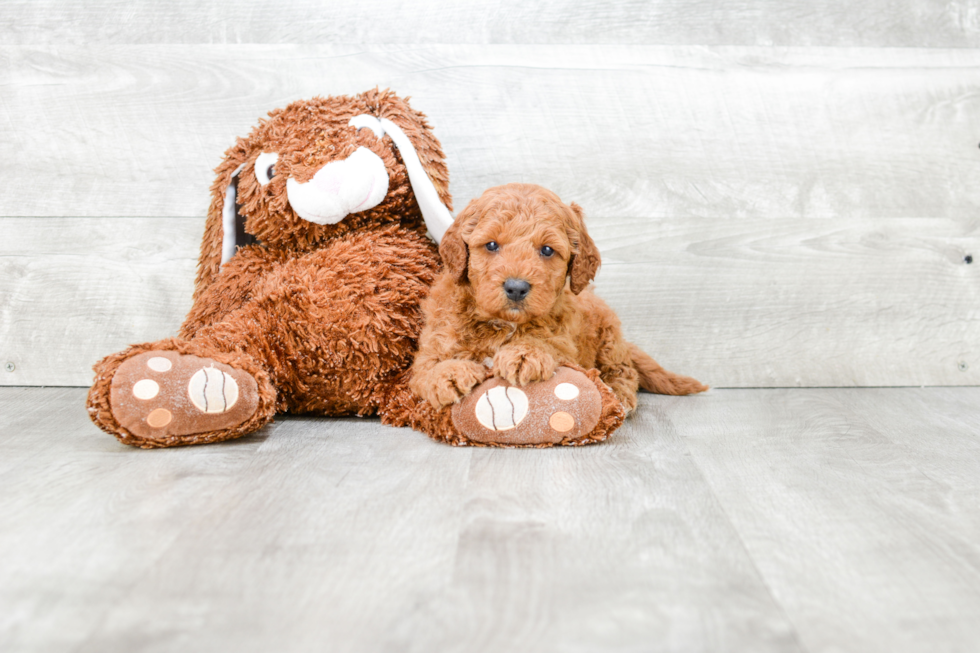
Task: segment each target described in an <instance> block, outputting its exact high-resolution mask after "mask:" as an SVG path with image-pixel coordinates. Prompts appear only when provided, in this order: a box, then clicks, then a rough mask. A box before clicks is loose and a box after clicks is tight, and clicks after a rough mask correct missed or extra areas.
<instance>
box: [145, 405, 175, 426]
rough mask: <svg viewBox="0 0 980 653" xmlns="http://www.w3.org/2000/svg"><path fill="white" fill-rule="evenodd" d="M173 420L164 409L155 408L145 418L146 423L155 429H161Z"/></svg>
mask: <svg viewBox="0 0 980 653" xmlns="http://www.w3.org/2000/svg"><path fill="white" fill-rule="evenodd" d="M173 418H174V416H173V415H171V414H170V411H169V410H167V409H166V408H157V409H156V410H154V411H153V412H151V413H150V414H149V415H147V416H146V423H147V424H149V425H150V426H152V427H153V428H155V429H159V428H163V427H164V426H166V425H167V424H169V423H170V420H172V419H173Z"/></svg>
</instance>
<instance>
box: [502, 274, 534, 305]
mask: <svg viewBox="0 0 980 653" xmlns="http://www.w3.org/2000/svg"><path fill="white" fill-rule="evenodd" d="M529 292H531V284H529V283H528V282H527V281H524V280H523V279H508V280H507V281H505V282H504V293H505V294H506V295H507V299H509V300H511V301H512V302H519V301H522V300H523V299H524V298H525V297H527V294H528V293H529Z"/></svg>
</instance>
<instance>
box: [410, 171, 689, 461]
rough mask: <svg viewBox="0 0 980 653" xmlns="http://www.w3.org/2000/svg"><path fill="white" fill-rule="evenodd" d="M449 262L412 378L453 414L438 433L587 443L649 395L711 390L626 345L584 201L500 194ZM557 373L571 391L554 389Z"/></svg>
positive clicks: (452, 231)
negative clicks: (601, 290) (598, 282)
mask: <svg viewBox="0 0 980 653" xmlns="http://www.w3.org/2000/svg"><path fill="white" fill-rule="evenodd" d="M440 253H441V255H442V259H443V263H444V265H445V269H444V271H443V272H442V274H440V276H439V277H438V278H437V279H436V281H435V284H434V286H433V288H432V292H431V293H430V294H429V296H428V298H427V299H425V300H424V303H423V307H424V310H425V315H426V325H425V328H424V330H423V332H422V336H421V341H420V345H419V353H418V355H417V357H416V359H415V363H414V365H413V367H412V373H413V376H412V380H411V387H412V389H413V390H414V391H415V392H416V393H417V394H418V395H419V396H420V397H421V398H422V399H423V400H425V401H426V402H427V404H428V405H429V406H430V407H431V408H432V410H435V411H436V412H437V414H441V415H442V416H443V417H442V419H443V422H442V425H441V427H440V428H439V429H437V430H436V431H437V432H435V433H432V431H431V430H430V431H429V432H430V434H433V435H435V436H436V437H442V438H444V439H447V440H449V441H451V442H454V443H455V444H463V443H466V442H467V441H472V442H474V443H477V442H478V443H482V444H490V445H507V446H549V445H553V444H573V445H574V444H585V443H588V442H597V441H600V440H603V439H605V438H606V437H607V436H608V435H609V434H610V433H611V432H612V431H613V430H615V428H617V427H618V426H619V425H620V424H621V423H622V420H623V418H624V416H625V415H626V414H627V413H629V412H630V411H632V410H633V409H634V408H635V407H636V401H637V390H638V388H639V387H642V388H644V389H645V390H648V391H650V392H657V393H662V394H672V395H686V394H691V393H696V392H701V391H704V390H706V389H707V387H706V386H704V385H702V384H701V383H700V382H698V381H696V380H694V379H692V378H689V377H686V376H681V375H678V374H674V373H672V372H668V371H667V370H664V369H663V368H662V367H660V365H658V364H657V362H656V361H654V360H653V359H652V358H650V357H649V356H648V355H647V354H645V353H643V352H642V351H641V350H640V349H639V348H638V347H636V346H635V345H633V344H631V343H628V342H627V341H626V340H625V339H624V338H623V336H622V333H621V331H620V324H619V319H618V318H617V317H616V314H615V313H614V312H613V311H612V310H611V309H610V308H609V307H608V306H607V305H606V304H605V303H604V302H603V301H602V300H601V299H599V298H598V297H597V296H596V295H595V294H593V292H592V289H591V287H590V285H589V284H590V282H591V281H592V279H593V277H594V276H595V274H596V272H597V271H598V268H599V263H600V257H599V250H598V248H597V247H596V245H595V243H594V242H593V241H592V239H591V238H590V237H589V234H588V232H587V231H586V228H585V223H584V221H583V215H582V210H581V209H580V208H579V207H578V206H577V205H576V204H574V203H573V204H570V205H566V204H564V203H563V202H562V201H561V200H560V199H559V198H558V196H556V195H555V194H554V193H552V192H550V191H548V190H546V189H544V188H541V187H540V186H534V185H529V184H508V185H505V186H500V187H497V188H492V189H490V190H488V191H486V192H485V193H484V194H483V196H482V197H480V198H478V199H475V200H473V201H472V202H471V203H470V204H469V205H468V206H467V207H466V209H465V210H464V211H463V212H462V213H460V215H459V216H458V217H457V218H456V221H455V222H454V223H453V225H452V226H451V227H450V228H449V230H448V231H447V232H446V234H445V236H444V237H443V240H442V242H441V244H440ZM556 373H558V374H559V375H562V376H561V379H560V381H561V382H560V383H557V384H556V383H554V382H552V383H551V384H550V385H549V383H548V382H549V380H551V379H552V378H554V377H555V376H556ZM494 377H495V378H494ZM488 378H490V379H492V380H490V381H487V379H488ZM498 386H501V387H498ZM552 386H553V387H552ZM593 386H594V389H593ZM584 403H588V404H589V405H584ZM450 412H452V415H451V419H446V414H447V413H450ZM582 421H585V422H586V423H585V424H584V425H582V424H580V422H582ZM450 423H451V426H453V427H455V430H453V429H451V428H450V426H449V424H450ZM416 426H418V427H421V428H422V429H423V430H427V427H429V425H428V424H425V423H419V424H416Z"/></svg>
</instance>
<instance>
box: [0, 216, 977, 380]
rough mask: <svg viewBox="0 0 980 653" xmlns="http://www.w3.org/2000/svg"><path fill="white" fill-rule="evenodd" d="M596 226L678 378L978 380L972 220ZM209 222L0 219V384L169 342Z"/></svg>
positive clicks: (87, 372)
mask: <svg viewBox="0 0 980 653" xmlns="http://www.w3.org/2000/svg"><path fill="white" fill-rule="evenodd" d="M588 222H589V225H590V230H591V232H592V233H593V234H595V236H596V239H597V241H598V244H599V247H600V250H601V251H602V253H603V261H604V263H603V268H602V270H601V271H600V273H599V276H598V279H597V284H596V288H597V292H598V293H599V295H600V296H602V297H603V298H605V299H606V300H607V301H608V303H609V304H610V305H611V306H612V307H613V308H614V309H615V310H616V311H617V313H618V314H619V316H620V318H621V319H622V321H623V329H624V332H625V333H626V335H627V337H628V338H630V339H631V340H633V341H635V342H637V343H638V344H640V345H641V346H642V347H643V348H644V349H646V351H648V352H649V353H650V354H651V355H653V356H655V357H656V358H657V359H658V360H659V361H660V362H661V363H662V364H663V365H665V366H667V367H668V368H669V369H676V370H678V371H683V372H685V373H689V374H692V375H695V376H697V377H698V378H700V379H702V380H703V381H705V382H706V383H709V384H711V385H713V386H718V387H760V386H762V387H769V386H817V385H823V386H861V385H926V384H932V385H936V384H942V385H971V384H973V385H976V384H977V383H978V382H980V376H978V375H980V351H978V349H977V346H978V343H980V308H978V307H980V265H978V264H976V263H974V264H972V265H968V264H966V263H965V256H966V254H967V253H970V252H973V253H974V254H976V253H977V252H980V224H978V222H977V221H976V220H944V219H891V220H843V219H840V220H802V219H787V220H777V221H773V220H763V219H747V220H741V221H734V220H724V221H720V220H710V219H694V220H692V219H685V220H640V219H616V218H592V217H590V218H588ZM202 228H203V220H200V219H177V218H63V219H54V218H47V219H30V218H2V219H0V385H24V384H34V385H88V384H89V383H90V382H91V366H92V364H93V363H94V362H95V361H96V360H98V359H99V358H101V357H102V356H105V355H108V354H110V353H112V352H114V351H118V350H119V349H121V348H123V347H124V346H126V345H128V344H131V343H135V342H146V341H149V340H155V339H157V338H162V337H166V336H169V335H173V334H175V333H176V330H177V328H178V326H179V324H180V322H181V321H182V319H183V316H184V314H185V313H186V312H187V310H188V309H189V308H190V297H191V290H192V283H193V276H194V266H195V263H196V259H195V256H196V251H197V247H198V241H199V239H200V237H201V235H200V234H201V230H202ZM7 362H13V363H14V364H15V366H16V369H15V370H14V371H13V372H4V371H2V366H3V365H4V364H5V363H7ZM961 364H965V365H966V366H967V367H966V369H965V370H961V369H960V367H961Z"/></svg>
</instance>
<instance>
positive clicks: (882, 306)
mask: <svg viewBox="0 0 980 653" xmlns="http://www.w3.org/2000/svg"><path fill="white" fill-rule="evenodd" d="M314 4H315V6H314ZM714 5H717V6H714ZM534 6H535V9H533V10H532V9H530V7H531V5H530V4H528V3H520V4H518V3H512V2H489V1H484V2H481V3H475V4H464V3H446V2H429V3H423V5H422V6H421V7H417V6H413V5H409V4H408V3H405V5H404V6H403V5H402V4H400V3H395V2H390V3H388V2H368V3H360V4H357V6H356V7H355V6H354V4H351V5H350V6H347V5H343V6H341V5H338V6H336V7H334V6H331V5H329V4H321V3H292V4H288V3H287V4H283V5H282V6H279V5H277V6H276V7H275V10H273V9H271V8H269V7H268V6H266V5H259V4H258V3H253V2H239V3H235V4H229V5H220V4H218V3H213V2H211V3H208V2H195V3H168V4H166V5H160V4H151V3H142V4H140V3H136V4H134V3H117V2H99V3H89V4H87V5H85V6H81V5H63V4H61V3H54V2H32V3H26V2H13V3H9V4H7V5H5V10H4V12H3V15H2V16H0V35H2V36H3V38H2V39H0V43H2V45H0V155H2V156H0V176H2V177H0V178H2V179H3V180H4V183H2V184H0V384H5V385H20V384H48V385H86V384H88V383H89V381H90V379H91V373H90V370H89V368H90V366H91V364H92V363H93V362H95V360H97V359H98V358H99V357H100V356H102V355H105V354H108V353H111V352H112V351H115V350H117V349H119V348H121V347H123V346H124V345H126V344H128V343H130V342H137V341H145V340H151V339H155V338H159V337H164V336H167V335H171V334H172V333H173V332H174V331H175V330H176V328H177V326H178V325H179V323H180V321H181V319H182V317H183V314H184V313H185V312H186V310H187V308H188V307H189V303H190V289H191V284H192V278H193V267H194V259H195V257H196V250H197V243H198V240H199V238H200V234H201V230H202V227H203V215H204V211H205V208H206V206H207V202H208V186H209V185H210V183H211V180H212V177H211V172H210V170H211V169H212V168H213V167H214V166H215V165H216V164H217V163H218V162H219V161H220V157H221V153H222V152H223V151H224V150H225V148H227V147H228V146H229V145H230V144H231V143H232V142H233V141H234V138H235V137H236V136H237V135H241V134H244V133H246V132H247V131H248V130H249V129H250V127H251V126H252V125H253V124H254V123H255V121H256V120H257V119H258V117H260V116H261V115H263V114H264V113H265V112H266V111H268V110H270V109H272V108H275V107H278V106H282V105H284V104H285V103H287V102H289V101H291V100H295V99H299V98H304V97H309V96H312V95H315V94H336V93H354V92H357V91H360V90H364V89H366V88H372V87H374V86H375V85H379V86H382V87H386V86H387V87H391V88H393V89H395V90H396V91H398V92H399V93H401V94H403V95H410V96H412V102H413V104H414V105H415V106H416V107H418V108H419V109H421V110H423V111H425V112H426V113H427V114H428V115H429V116H430V118H431V120H432V123H433V125H434V127H435V130H436V134H437V136H438V137H439V138H440V139H441V141H442V143H443V145H444V147H445V150H446V153H447V156H448V160H449V167H450V174H451V190H452V191H453V193H454V195H455V198H456V207H457V209H459V208H461V207H462V206H463V205H465V203H466V202H467V201H468V200H469V199H471V198H472V197H475V196H476V195H478V194H479V193H480V192H482V191H483V190H484V189H485V188H487V187H489V186H493V185H497V184H500V183H506V182H509V181H527V182H535V183H540V184H542V185H545V186H548V187H551V188H553V189H554V190H556V191H557V192H558V193H559V194H560V195H561V196H562V197H563V198H565V199H566V200H568V201H573V200H574V201H576V202H578V203H579V204H581V205H582V206H583V207H584V208H585V211H586V213H587V215H588V219H589V225H590V230H591V232H592V234H593V235H594V237H595V238H596V240H597V241H598V242H599V244H600V247H601V248H602V250H603V254H604V263H605V265H604V268H603V271H602V272H601V273H600V276H599V278H598V280H597V286H598V289H599V292H600V293H601V294H602V295H603V296H604V297H606V298H607V299H608V300H609V301H610V303H611V304H612V305H613V306H614V308H616V309H617V311H619V313H620V315H621V317H622V318H623V322H624V327H625V330H626V332H627V334H628V335H629V336H630V337H631V338H632V339H633V340H635V341H636V342H638V343H640V344H641V345H643V346H644V347H645V348H646V349H647V350H648V351H650V352H651V353H652V354H653V355H655V356H656V357H658V358H659V359H660V360H661V362H663V363H664V364H665V365H668V366H670V367H673V368H676V369H679V370H683V371H685V372H689V373H692V374H696V375H698V376H699V377H701V378H703V379H704V380H705V381H707V382H708V383H711V384H713V385H716V386H736V387H753V386H811V385H831V386H833V385H843V386H850V385H928V384H944V385H956V384H976V383H977V382H978V380H980V356H978V355H977V354H978V353H980V352H978V347H977V343H978V341H980V326H978V325H980V309H978V308H977V306H978V305H980V261H977V262H975V263H974V264H972V265H971V264H967V263H966V257H967V256H968V255H971V256H973V257H977V256H978V255H980V229H978V227H980V222H978V219H980V216H978V212H977V209H978V207H980V183H977V182H978V180H980V149H978V147H977V146H978V143H980V93H978V89H980V50H978V49H976V48H977V46H978V45H980V3H976V2H953V3H945V4H944V3H932V2H920V3H906V4H905V5H903V7H902V8H900V9H894V8H892V7H891V6H890V5H889V7H885V3H882V2H868V3H864V4H860V5H855V6H851V5H850V4H845V3H843V2H828V3H823V4H822V5H813V4H811V3H803V2H788V3H772V2H762V1H759V0H757V1H756V2H740V3H699V6H700V7H701V8H697V9H695V8H692V7H691V3H681V2H677V1H674V2H669V1H661V2H652V3H638V2H626V3H617V4H615V5H612V6H610V5H608V4H606V3H587V2H564V3H559V2H547V3H539V4H536V5H534ZM707 6H714V8H713V9H712V10H710V11H709V10H708V8H706V7H707ZM464 7H465V8H464ZM8 362H9V363H12V364H13V366H14V370H13V371H12V372H7V371H4V369H5V366H6V363H8Z"/></svg>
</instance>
